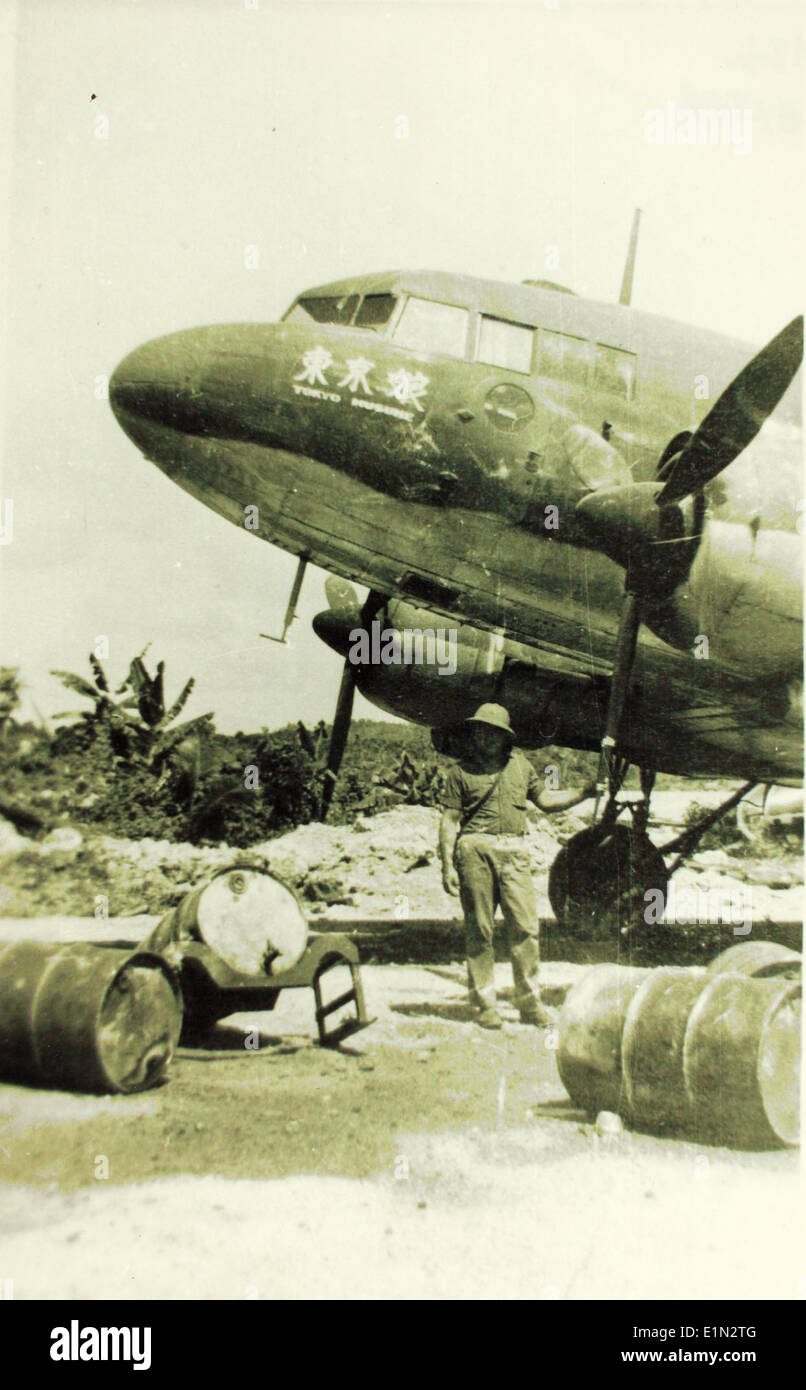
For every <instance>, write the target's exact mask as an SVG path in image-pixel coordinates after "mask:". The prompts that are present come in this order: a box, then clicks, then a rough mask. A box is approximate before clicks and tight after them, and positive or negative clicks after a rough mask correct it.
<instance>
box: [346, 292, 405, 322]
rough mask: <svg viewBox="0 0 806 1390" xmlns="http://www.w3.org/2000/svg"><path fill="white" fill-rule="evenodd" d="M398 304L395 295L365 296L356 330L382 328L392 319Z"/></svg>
mask: <svg viewBox="0 0 806 1390" xmlns="http://www.w3.org/2000/svg"><path fill="white" fill-rule="evenodd" d="M396 304H397V296H396V295H394V294H365V295H364V298H363V300H362V302H361V308H360V309H359V310H358V313H357V314H356V316H355V326H356V328H382V327H383V325H384V324H385V323H388V322H389V320H390V318H391V317H392V313H393V311H394V307H395V305H396Z"/></svg>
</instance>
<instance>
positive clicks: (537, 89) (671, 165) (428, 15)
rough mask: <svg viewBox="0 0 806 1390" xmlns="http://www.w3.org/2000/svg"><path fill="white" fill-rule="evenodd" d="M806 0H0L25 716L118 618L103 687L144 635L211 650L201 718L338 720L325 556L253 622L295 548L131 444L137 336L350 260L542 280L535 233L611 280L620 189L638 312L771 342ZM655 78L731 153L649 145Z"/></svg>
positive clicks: (195, 652)
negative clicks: (128, 369) (738, 135)
mask: <svg viewBox="0 0 806 1390" xmlns="http://www.w3.org/2000/svg"><path fill="white" fill-rule="evenodd" d="M803 12H804V11H803V5H802V3H801V0H793V3H791V4H789V5H785V6H776V5H764V6H761V5H759V4H758V3H754V4H752V5H751V4H746V3H738V4H737V3H732V2H731V3H708V0H697V3H696V4H693V5H690V6H689V5H686V4H684V3H680V0H671V2H670V3H647V0H635V3H626V2H625V3H622V0H602V3H593V4H590V3H589V4H570V3H568V0H558V4H557V6H556V8H555V7H554V6H553V5H551V4H544V3H543V0H535V3H530V4H512V5H510V4H506V3H472V0H471V2H470V3H462V4H452V5H451V4H446V5H443V4H436V3H433V4H432V3H418V2H414V3H395V4H388V5H387V4H382V3H377V0H367V3H359V4H344V3H340V0H331V2H330V3H325V4H317V3H310V4H307V3H299V2H298V0H297V3H294V4H289V5H278V4H271V3H269V0H258V3H257V6H256V7H255V5H254V0H247V3H244V0H192V2H191V0H188V3H186V4H181V3H176V0H173V3H171V4H170V5H167V4H165V3H157V0H99V3H83V2H82V0H55V2H54V0H23V2H22V3H21V4H20V5H19V6H17V7H15V6H14V5H12V4H10V3H9V0H0V23H1V24H2V29H3V37H4V38H5V39H7V42H5V43H4V44H3V48H4V51H5V53H6V58H7V61H8V62H9V64H10V68H11V71H10V73H9V75H8V78H7V80H6V81H4V82H0V92H1V93H2V94H1V95H0V101H4V102H5V103H6V104H7V109H8V119H7V120H6V121H4V128H5V129H6V130H8V131H10V137H9V140H8V144H7V146H6V148H5V149H4V150H3V155H4V158H5V166H4V169H5V174H6V177H7V188H8V194H7V206H8V208H9V212H10V215H9V219H8V223H7V231H8V237H9V242H10V249H9V254H8V255H6V256H4V257H3V267H4V269H5V270H6V272H7V274H8V284H7V304H8V309H7V314H6V315H5V320H6V323H7V325H8V340H7V343H6V359H5V384H6V389H5V391H4V393H3V402H2V404H3V406H4V408H5V424H4V427H3V436H2V437H3V477H2V487H1V488H0V506H2V499H6V498H12V499H13V502H14V536H13V540H12V542H11V544H8V545H4V546H2V547H0V566H2V573H1V576H0V578H1V582H2V615H1V616H0V623H1V624H2V627H1V629H0V638H2V641H1V642H0V664H10V665H16V666H19V667H20V668H21V673H22V676H23V678H24V680H25V682H26V699H25V712H26V713H30V711H31V708H32V702H34V703H35V704H36V706H37V707H38V708H39V709H40V710H41V711H42V712H43V713H45V714H50V713H52V712H54V711H55V710H58V709H63V708H70V707H71V705H72V704H73V703H74V698H73V697H71V696H69V695H67V694H66V693H65V692H64V691H62V690H61V688H60V686H59V685H58V682H56V681H55V680H54V679H53V678H51V677H50V676H49V675H48V672H49V670H50V668H51V667H67V668H69V669H77V670H85V669H86V657H87V653H88V652H89V650H90V648H91V647H92V645H93V643H94V641H95V639H96V637H98V636H99V635H102V634H103V635H106V636H107V637H108V640H109V643H110V651H111V655H110V661H109V668H110V670H111V673H112V675H113V677H114V678H115V679H116V680H118V679H121V678H122V677H123V675H124V674H125V671H126V669H127V667H128V662H129V660H130V658H131V656H132V655H134V654H135V653H136V652H138V651H139V650H141V649H142V647H144V646H145V644H146V643H147V642H148V641H151V642H152V643H153V645H152V648H151V653H152V655H153V656H154V658H155V659H156V658H158V657H163V658H164V659H165V660H166V662H167V672H166V675H167V682H168V694H169V695H173V694H174V693H176V692H177V691H178V689H179V687H180V685H181V684H182V683H183V682H184V680H185V679H186V678H187V677H188V676H189V675H195V676H196V678H197V690H196V692H195V694H194V697H193V704H192V705H191V706H189V707H188V709H189V712H191V713H193V712H195V713H200V712H202V711H203V710H206V709H211V710H214V711H215V713H216V716H217V722H218V726H219V728H221V729H222V730H225V731H226V730H234V729H238V728H243V729H246V730H251V729H256V728H259V727H260V726H261V725H264V724H266V725H268V726H269V727H274V726H276V725H278V724H282V723H285V722H287V721H288V720H290V719H292V718H296V717H302V718H304V719H305V720H307V721H312V720H315V719H317V718H319V717H320V716H322V717H325V718H330V717H331V716H332V709H333V705H334V703H335V698H336V691H337V686H338V679H339V659H338V658H337V657H336V656H335V655H334V654H333V653H331V652H329V651H327V650H326V649H325V648H323V647H322V645H321V644H320V643H319V642H318V641H317V639H316V638H315V637H314V635H313V632H312V631H311V628H310V619H311V617H312V615H313V614H314V613H315V612H317V611H318V610H319V609H320V608H322V607H324V593H323V588H322V580H323V577H324V576H323V574H322V572H321V571H315V570H312V571H310V572H309V575H308V579H307V581H306V588H305V590H304V591H303V596H302V603H301V609H300V619H299V620H298V622H297V623H296V624H295V625H294V627H293V629H292V645H291V646H290V647H289V648H288V649H283V648H282V647H278V646H274V645H273V644H271V643H268V642H265V641H263V640H261V639H260V637H259V636H258V633H259V632H260V631H277V630H278V628H279V625H280V623H281V619H282V615H283V611H284V608H285V603H286V598H287V593H288V588H289V586H290V583H291V580H292V577H293V572H294V566H295V561H294V560H293V559H292V558H291V557H290V556H287V555H284V554H282V553H281V552H279V551H277V550H275V549H273V548H272V547H269V546H268V545H265V544H262V543H259V542H257V541H256V540H255V539H254V538H252V537H250V536H248V535H247V534H246V533H244V532H243V531H242V530H239V529H238V528H236V527H233V526H231V525H230V524H228V523H227V522H225V521H224V520H222V519H221V518H219V517H217V516H215V515H214V514H213V513H212V512H209V511H207V510H206V509H205V508H204V507H202V506H201V505H200V504H199V503H197V502H194V501H193V500H192V499H191V498H190V497H189V496H187V495H186V494H185V493H183V492H182V491H181V490H179V489H178V488H176V487H175V486H174V485H173V484H172V483H170V482H169V481H168V479H166V478H165V477H164V476H163V475H162V474H161V473H159V472H158V470H156V469H155V468H153V467H152V466H150V465H148V464H146V463H145V462H144V460H143V459H142V458H141V456H140V455H139V454H138V452H137V450H136V449H135V447H134V445H133V444H131V442H130V441H129V440H128V439H127V438H126V437H125V436H124V435H123V433H122V432H121V431H120V429H119V428H118V426H117V425H116V424H115V421H114V418H113V416H112V414H111V412H110V410H109V406H108V403H107V402H106V401H105V400H104V399H103V398H101V399H97V398H96V392H97V380H98V378H101V377H105V376H109V375H110V374H111V372H112V370H113V369H114V366H115V364H116V363H117V362H118V361H119V360H120V358H121V357H122V356H123V355H124V354H125V353H127V352H128V351H129V350H130V349H131V348H133V347H135V346H136V345H137V344H138V343H140V342H142V341H144V340H145V339H148V338H152V337H155V336H158V335H159V334H162V333H166V332H169V331H172V330H174V329H179V328H185V327H190V326H192V325H194V324H202V323H214V322H233V321H237V320H258V321H259V320H272V319H276V318H277V317H278V316H279V315H280V314H281V313H282V312H283V311H284V309H285V308H287V306H288V304H289V303H290V302H291V300H292V299H293V298H294V296H295V294H296V293H297V292H298V291H299V290H301V289H302V288H304V287H305V286H308V285H314V284H317V283H320V282H322V281H326V280H334V279H339V278H342V277H343V276H346V275H352V274H356V273H361V272H364V271H368V270H379V269H387V268H398V267H416V268H421V267H422V268H426V267H427V268H432V269H444V270H456V271H460V272H464V273H470V274H474V273H475V274H479V275H482V276H487V277H492V278H497V279H504V280H516V281H517V280H521V279H523V278H524V277H526V276H537V277H539V276H541V275H546V274H547V273H549V272H547V271H546V269H545V263H544V258H545V253H546V248H547V247H549V246H556V247H557V248H558V250H559V258H560V259H559V267H558V268H556V269H552V270H551V272H550V278H552V279H558V280H561V281H562V282H563V283H565V284H567V285H570V286H571V287H572V288H574V289H576V290H577V291H578V292H579V293H580V294H587V295H590V296H591V297H593V298H599V299H615V298H616V297H617V295H618V289H619V283H620V278H621V271H622V266H623V261H624V255H625V251H626V244H627V237H628V233H629V226H630V221H631V217H632V211H633V208H634V207H635V206H636V205H639V206H641V207H642V208H643V210H644V220H643V225H642V231H641V242H640V246H639V253H638V266H637V272H636V277H635V285H634V293H633V303H634V304H635V305H636V306H638V307H640V308H643V309H648V310H652V311H655V312H659V313H664V314H669V315H671V316H672V317H675V318H679V319H682V320H683V321H686V322H691V323H695V324H699V325H704V326H707V327H710V328H713V329H716V330H718V331H721V332H725V333H728V334H732V335H735V336H736V337H739V338H742V339H746V340H750V341H755V342H758V343H761V342H763V341H766V339H767V338H769V337H770V336H772V334H773V333H774V332H776V331H777V330H778V329H779V328H780V327H782V326H783V324H784V323H786V322H787V321H788V320H789V319H790V318H791V317H792V316H793V314H795V313H796V312H798V311H800V310H801V309H802V308H803V304H802V288H803V278H802V260H803V244H804V243H803V221H802V204H803V178H804V166H803V133H802V115H803V90H804V85H805V84H804V64H803V52H802V24H803V21H802V15H803ZM2 76H3V74H2V73H0V78H2ZM93 96H94V99H93ZM667 102H674V103H675V109H676V110H678V109H679V108H681V107H691V108H695V109H698V108H702V107H707V108H714V107H717V108H721V107H726V108H731V109H734V110H736V111H737V112H742V113H745V112H749V113H750V118H749V125H748V118H747V117H746V116H744V115H743V117H742V121H743V125H742V129H743V131H744V133H745V136H746V135H747V133H748V132H749V133H750V141H749V142H748V141H747V139H746V138H745V139H744V142H743V146H744V149H745V152H744V153H742V152H741V149H740V148H737V147H736V146H730V145H717V146H714V147H710V146H701V145H693V146H692V145H673V146H670V145H668V144H664V145H657V144H649V143H647V141H646V138H645V134H646V130H647V123H646V113H647V112H648V111H650V110H651V109H652V108H661V107H662V108H664V109H665V108H666V103H667ZM400 116H405V117H406V118H407V121H408V136H407V138H405V139H399V138H396V131H397V132H399V131H400V124H399V123H398V121H397V118H398V117H400ZM101 118H105V120H106V122H107V123H108V125H107V126H105V125H104V121H103V119H101ZM104 131H105V134H106V138H99V135H101V134H103V133H104ZM748 143H749V146H750V147H749V148H748ZM249 246H256V247H257V248H258V252H259V265H258V267H257V268H254V269H247V268H246V265H245V259H246V258H245V248H246V247H249ZM0 249H1V248H0ZM2 520H3V513H2V511H0V523H2ZM356 712H357V713H360V714H367V713H375V711H373V709H372V707H371V706H367V705H365V704H364V703H363V702H362V701H360V700H359V701H357V705H356Z"/></svg>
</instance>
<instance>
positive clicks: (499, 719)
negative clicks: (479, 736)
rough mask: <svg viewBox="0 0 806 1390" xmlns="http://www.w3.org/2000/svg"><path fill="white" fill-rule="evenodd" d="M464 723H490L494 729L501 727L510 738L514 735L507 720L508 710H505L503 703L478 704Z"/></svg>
mask: <svg viewBox="0 0 806 1390" xmlns="http://www.w3.org/2000/svg"><path fill="white" fill-rule="evenodd" d="M466 723H468V724H491V725H492V727H493V728H494V729H503V731H504V733H505V734H509V736H510V738H511V739H514V737H515V730H514V729H513V727H512V725H511V724H510V722H509V711H508V710H505V709H504V706H503V705H479V707H478V709H477V710H476V713H475V714H474V715H471V717H470V719H468V720H466Z"/></svg>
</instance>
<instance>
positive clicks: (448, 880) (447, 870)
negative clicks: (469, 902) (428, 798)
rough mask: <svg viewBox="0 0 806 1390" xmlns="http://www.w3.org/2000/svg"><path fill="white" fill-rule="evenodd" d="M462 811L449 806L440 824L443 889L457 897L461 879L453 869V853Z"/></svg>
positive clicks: (443, 813)
mask: <svg viewBox="0 0 806 1390" xmlns="http://www.w3.org/2000/svg"><path fill="white" fill-rule="evenodd" d="M461 814H462V813H461V811H460V810H459V808H458V806H457V807H453V806H449V807H447V808H446V809H445V810H444V811H443V812H442V820H441V821H440V823H439V857H440V859H441V860H442V887H443V888H444V889H445V892H446V893H450V894H451V896H452V897H455V896H456V894H457V893H458V892H459V878H458V876H457V873H456V870H455V868H454V867H453V851H454V849H455V847H456V837H457V835H458V834H459V822H460V820H461Z"/></svg>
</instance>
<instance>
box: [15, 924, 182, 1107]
mask: <svg viewBox="0 0 806 1390" xmlns="http://www.w3.org/2000/svg"><path fill="white" fill-rule="evenodd" d="M181 1026H182V995H181V991H180V988H179V984H178V981H177V978H176V976H175V974H174V972H173V970H172V969H171V967H170V966H169V965H168V963H167V962H166V961H164V960H162V959H161V957H160V956H158V955H155V954H153V953H151V952H150V951H143V950H137V951H134V952H132V951H131V950H119V949H117V948H111V947H107V946H98V945H91V944H89V943H85V942H78V943H76V944H74V945H70V946H63V945H50V944H43V943H41V942H34V941H22V942H17V943H15V944H13V945H10V946H6V947H4V948H3V949H2V950H0V1075H2V1078H3V1079H4V1080H5V1081H19V1082H23V1083H27V1084H34V1085H41V1086H49V1087H58V1088H59V1089H63V1090H69V1091H94V1092H108V1091H124V1092H132V1091H144V1090H147V1089H148V1088H149V1087H151V1086H154V1085H156V1084H157V1082H158V1081H159V1080H160V1079H161V1078H162V1077H163V1076H164V1074H165V1071H166V1068H167V1067H168V1064H169V1063H170V1061H171V1058H172V1056H173V1053H174V1049H175V1047H176V1044H177V1041H178V1039H179V1033H180V1030H181Z"/></svg>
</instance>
